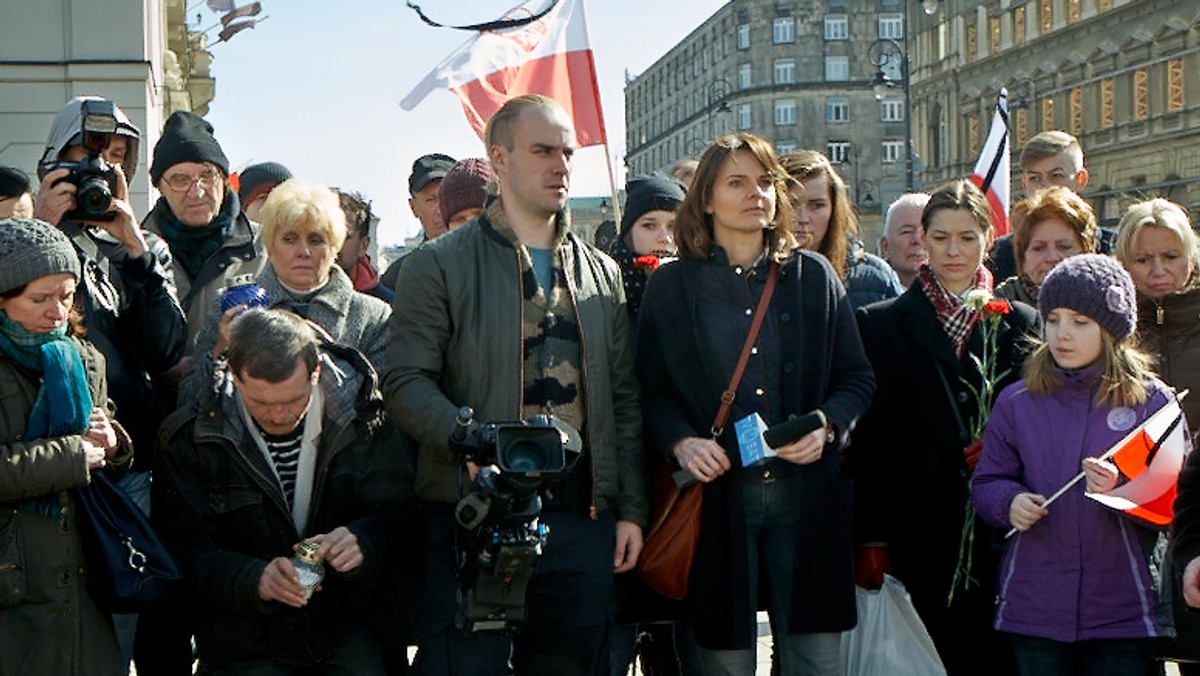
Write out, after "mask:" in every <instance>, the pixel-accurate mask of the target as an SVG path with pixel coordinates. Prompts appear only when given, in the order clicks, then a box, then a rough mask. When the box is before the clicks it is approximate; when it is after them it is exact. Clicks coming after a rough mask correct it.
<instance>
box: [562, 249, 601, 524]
mask: <svg viewBox="0 0 1200 676" xmlns="http://www.w3.org/2000/svg"><path fill="white" fill-rule="evenodd" d="M569 242H570V237H569V236H568V237H566V238H564V239H563V244H561V245H559V249H560V250H561V249H565V248H566V247H567V246H569ZM560 257H561V258H562V264H563V279H565V280H566V282H567V293H569V294H570V295H571V308H572V309H573V310H575V325H576V326H578V327H579V374H580V376H581V377H582V378H583V382H582V383H580V384H579V385H580V387H579V392H580V394H581V395H582V396H583V397H584V399H585V401H586V402H587V409H586V410H587V414H588V422H589V423H590V424H589V425H588V426H587V428H588V442H587V449H588V458H587V460H588V468H589V469H590V470H591V475H592V504H590V505H588V517H590V518H591V520H592V521H596V520H598V519H599V518H600V510H599V509H597V508H596V502H597V500H596V486H597V483H596V452H595V449H596V445H595V444H594V443H593V440H592V438H591V436H592V431H593V430H595V429H596V422H595V421H596V418H595V413H596V412H595V410H593V408H592V397H591V396H589V395H588V394H587V390H588V387H587V385H588V382H590V381H589V380H588V372H587V371H588V369H587V353H588V352H587V341H586V340H585V339H584V337H583V336H584V334H585V333H587V332H586V331H584V330H583V315H582V314H580V312H579V299H578V298H577V297H576V296H577V294H576V291H575V286H574V284H573V283H572V278H571V274H570V273H569V272H568V271H567V260H566V254H565V253H562V252H561V251H560Z"/></svg>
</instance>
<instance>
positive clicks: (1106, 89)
mask: <svg viewBox="0 0 1200 676" xmlns="http://www.w3.org/2000/svg"><path fill="white" fill-rule="evenodd" d="M1114 118H1115V116H1114V115H1113V81H1112V79H1111V78H1110V79H1108V80H1101V81H1100V128H1101V129H1112V126H1113V124H1114Z"/></svg>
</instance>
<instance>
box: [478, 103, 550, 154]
mask: <svg viewBox="0 0 1200 676" xmlns="http://www.w3.org/2000/svg"><path fill="white" fill-rule="evenodd" d="M527 108H544V109H547V110H560V111H561V110H562V106H560V105H559V104H558V102H557V101H555V100H554V99H552V98H550V97H548V96H542V95H541V94H526V95H524V96H518V97H516V98H512V99H509V100H508V101H507V102H506V103H505V104H504V105H503V106H501V108H500V110H497V111H496V112H495V114H493V115H492V117H491V118H489V119H488V121H487V126H486V127H484V129H483V146H484V152H489V153H490V152H491V148H492V146H503V147H504V149H505V150H512V149H513V125H514V124H515V123H516V120H517V118H518V117H520V115H521V113H522V112H523V111H524V110H525V109H527Z"/></svg>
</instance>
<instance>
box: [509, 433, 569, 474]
mask: <svg viewBox="0 0 1200 676" xmlns="http://www.w3.org/2000/svg"><path fill="white" fill-rule="evenodd" d="M555 441H557V440H555ZM547 446H548V444H546V443H545V440H539V439H514V440H513V442H512V443H511V444H509V445H508V446H507V447H506V448H505V449H504V465H505V467H506V468H507V469H509V470H510V471H513V472H544V471H547V470H552V469H554V468H555V467H554V465H556V464H557V463H555V462H554V457H553V455H552V449H550V448H548V447H547Z"/></svg>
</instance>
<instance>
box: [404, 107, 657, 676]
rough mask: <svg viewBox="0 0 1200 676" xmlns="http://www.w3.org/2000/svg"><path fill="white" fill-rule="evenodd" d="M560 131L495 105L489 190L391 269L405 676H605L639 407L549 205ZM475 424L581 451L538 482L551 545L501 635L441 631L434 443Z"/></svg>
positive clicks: (632, 509) (455, 489) (545, 118)
mask: <svg viewBox="0 0 1200 676" xmlns="http://www.w3.org/2000/svg"><path fill="white" fill-rule="evenodd" d="M574 139H575V132H574V129H573V126H572V123H571V120H570V118H569V117H568V116H567V114H566V113H565V112H564V111H563V109H562V108H561V107H559V105H558V104H557V103H555V102H554V101H552V100H551V99H548V98H546V97H542V96H523V97H518V98H516V99H513V100H511V101H509V102H508V103H507V104H505V105H504V107H503V108H501V109H500V110H499V111H498V112H497V113H496V114H495V115H494V116H493V117H492V119H491V120H490V121H489V122H488V126H487V129H486V130H485V133H484V142H485V145H486V147H487V151H488V158H489V160H490V161H491V163H492V167H493V169H494V170H495V173H496V177H497V180H498V183H499V186H500V194H499V196H498V197H497V198H495V199H493V200H492V201H491V202H490V203H489V204H488V205H487V206H486V207H485V210H484V213H483V214H482V215H481V216H480V217H479V218H477V219H475V220H473V221H469V222H468V223H466V224H465V225H463V226H461V227H460V228H458V229H456V230H454V231H453V232H450V233H448V234H446V235H443V236H441V237H439V238H438V239H437V240H435V241H433V242H430V243H428V244H426V245H425V246H423V247H421V248H420V249H418V250H417V251H414V252H413V253H412V254H411V255H410V256H409V258H408V260H407V261H406V263H405V265H404V267H403V268H402V269H401V272H400V283H399V286H400V288H403V289H404V293H402V294H397V296H396V299H395V301H394V304H393V310H394V311H393V314H392V318H391V319H390V328H391V341H390V346H389V351H388V356H387V357H388V358H387V364H388V370H387V372H386V374H385V376H384V379H383V391H384V396H385V400H386V404H387V408H388V412H389V414H390V416H391V418H392V420H393V421H395V422H396V423H397V424H398V425H399V426H400V428H401V429H402V430H403V431H404V432H406V433H407V434H409V435H411V436H412V437H413V438H414V439H415V440H416V441H417V443H418V444H419V446H420V453H419V459H418V467H417V479H416V491H417V497H418V499H419V500H421V502H422V504H423V507H424V509H423V513H424V519H425V537H426V561H425V564H426V565H425V570H426V580H425V592H424V598H423V599H422V608H421V611H420V614H419V617H418V622H417V629H416V631H417V635H418V640H419V645H420V652H418V655H417V662H416V673H418V674H422V675H425V674H436V675H438V676H441V675H449V674H464V675H466V674H469V675H471V676H488V675H491V674H497V675H501V674H506V673H507V666H506V663H507V659H508V658H509V653H510V647H511V658H512V661H513V666H514V667H515V669H516V673H518V674H522V676H524V675H525V674H555V675H561V674H600V673H605V674H607V655H608V648H607V645H606V637H607V632H606V627H605V625H606V622H607V614H608V603H609V597H610V592H611V587H612V575H613V573H614V572H622V571H625V570H629V569H631V568H633V566H634V565H635V564H636V562H637V558H638V554H639V553H640V551H641V548H642V529H643V528H644V527H645V525H646V522H647V518H648V512H649V506H648V496H647V486H646V478H645V472H646V470H645V460H644V458H643V455H642V447H641V442H640V430H641V413H640V409H639V403H638V389H637V381H636V378H635V377H634V373H633V366H632V355H631V351H630V346H629V328H628V325H627V322H628V319H627V315H626V311H625V297H624V290H623V287H622V284H621V279H620V273H619V271H618V268H617V265H616V264H615V263H614V262H613V261H612V260H611V259H609V258H608V257H607V256H605V255H604V254H601V253H599V252H598V251H597V250H596V249H594V248H592V247H591V246H590V245H588V244H586V243H584V242H583V241H581V240H580V239H579V238H578V237H576V236H574V235H572V234H571V233H570V232H569V230H568V223H567V218H566V214H565V212H564V211H563V209H564V207H565V205H566V200H567V190H568V188H569V185H570V174H571V158H572V155H573V153H574V150H575V148H574ZM461 406H471V407H473V408H474V409H475V413H476V419H477V420H479V421H480V422H499V421H514V420H527V419H529V418H530V417H532V416H534V415H539V414H553V415H554V416H555V417H557V418H559V419H561V420H564V421H566V422H567V423H569V424H571V425H572V426H574V427H575V428H576V429H578V430H581V431H582V437H583V453H582V455H581V456H580V459H579V460H578V462H576V463H575V464H574V466H573V467H572V468H571V469H570V470H569V471H568V472H567V473H566V474H565V476H563V477H562V478H560V479H557V480H555V481H554V482H553V483H551V484H550V485H549V490H548V491H546V492H545V494H544V496H543V498H544V503H543V510H542V514H541V518H542V521H543V523H546V524H547V525H549V527H550V535H549V540H548V542H547V544H546V547H545V548H544V550H543V554H542V556H540V557H539V558H538V560H537V563H536V564H535V566H534V569H533V574H532V578H531V580H530V583H529V587H528V590H527V594H526V597H525V601H526V610H527V612H528V616H527V622H526V624H525V626H524V628H523V629H522V630H521V631H519V632H518V633H517V635H516V636H515V638H513V639H512V641H511V643H510V640H509V637H508V636H507V635H504V634H487V633H473V634H467V633H464V632H463V631H462V630H461V629H459V628H456V626H455V613H456V609H457V605H456V604H457V601H456V593H455V592H456V589H455V588H456V585H457V581H456V577H455V535H456V532H458V530H459V528H458V526H457V525H456V524H455V520H454V516H453V513H452V510H453V507H454V505H455V503H456V502H457V501H458V500H459V499H460V498H461V497H462V496H463V494H464V492H465V491H466V490H468V487H469V485H470V483H471V476H470V474H469V473H468V470H467V468H466V466H465V463H463V462H462V460H461V459H459V458H456V457H454V454H453V452H452V451H451V450H450V448H449V438H450V436H451V433H452V432H453V431H454V429H455V419H456V415H457V412H458V409H459V407H461Z"/></svg>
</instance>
